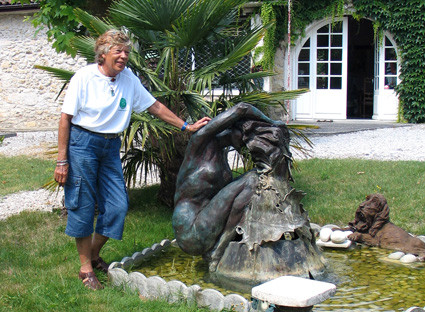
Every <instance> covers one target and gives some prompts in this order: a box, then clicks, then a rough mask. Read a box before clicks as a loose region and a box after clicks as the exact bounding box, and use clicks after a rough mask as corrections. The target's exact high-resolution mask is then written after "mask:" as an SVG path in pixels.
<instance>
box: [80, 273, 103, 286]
mask: <svg viewBox="0 0 425 312" xmlns="http://www.w3.org/2000/svg"><path fill="white" fill-rule="evenodd" d="M78 278H79V279H80V280H82V281H83V284H84V286H86V287H87V288H90V289H92V290H98V289H103V286H102V284H101V283H100V282H99V280H98V279H97V277H96V274H94V272H87V273H82V272H80V273H79V274H78Z"/></svg>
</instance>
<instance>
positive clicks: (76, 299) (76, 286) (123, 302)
mask: <svg viewBox="0 0 425 312" xmlns="http://www.w3.org/2000/svg"><path fill="white" fill-rule="evenodd" d="M157 189H158V188H157V187H150V188H146V189H142V190H132V191H131V192H130V198H131V201H132V205H131V208H130V210H129V214H128V216H127V221H126V228H125V231H124V236H123V240H122V241H116V240H110V241H109V242H108V243H107V244H106V246H105V248H104V249H103V254H102V256H103V257H104V259H105V260H106V261H108V262H112V261H121V259H122V258H123V257H124V256H131V255H132V254H133V253H134V252H135V251H141V250H142V249H143V248H145V247H150V246H152V244H153V243H156V242H159V241H160V240H162V239H164V238H171V239H172V238H173V234H172V228H171V214H172V212H171V210H170V209H169V208H167V207H164V206H161V205H158V204H157V203H156V201H155V196H156V195H155V194H156V192H157ZM65 225H66V220H65V218H63V217H60V213H59V212H54V213H41V212H23V213H21V214H19V215H15V216H12V217H10V218H8V219H7V220H5V221H0V263H1V266H0V280H1V281H2V282H1V283H0V311H161V312H162V311H182V312H183V311H199V309H198V308H196V307H194V306H192V307H190V306H188V305H186V304H172V305H171V304H168V303H167V302H164V301H141V300H140V299H139V297H138V296H137V294H136V293H132V292H131V291H130V290H125V289H120V288H116V287H112V286H110V285H109V284H108V281H107V276H106V275H105V274H103V273H97V275H98V277H99V279H100V280H101V282H102V283H103V284H104V285H105V286H106V287H105V289H104V290H101V291H96V292H93V291H90V290H87V289H85V288H84V286H83V285H82V283H81V282H80V281H79V280H78V278H77V274H78V270H79V260H78V258H77V252H76V249H75V243H74V240H73V239H72V238H70V237H68V236H66V235H65V234H64V229H65ZM203 311H207V310H203Z"/></svg>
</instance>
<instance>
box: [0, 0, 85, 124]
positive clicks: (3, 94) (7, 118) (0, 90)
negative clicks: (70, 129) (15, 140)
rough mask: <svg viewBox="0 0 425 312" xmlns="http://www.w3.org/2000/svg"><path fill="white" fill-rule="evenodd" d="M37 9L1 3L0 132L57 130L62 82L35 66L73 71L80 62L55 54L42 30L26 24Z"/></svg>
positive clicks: (82, 61)
mask: <svg viewBox="0 0 425 312" xmlns="http://www.w3.org/2000/svg"><path fill="white" fill-rule="evenodd" d="M35 10H37V7H36V6H27V7H22V6H20V5H11V4H10V3H8V1H2V3H0V55H1V57H0V130H1V131H3V132H4V131H35V130H50V129H57V127H58V122H59V117H60V109H61V107H60V105H61V98H58V99H57V96H58V94H59V92H60V90H61V88H62V86H63V82H61V81H59V80H58V79H56V78H54V77H52V76H51V75H49V74H48V73H46V72H44V71H42V70H40V69H35V68H34V65H42V66H51V67H60V68H64V69H69V70H76V69H77V68H79V67H82V66H83V65H84V60H82V59H80V60H79V59H72V58H70V57H68V56H67V55H65V54H58V53H56V51H55V50H54V49H52V47H51V43H50V42H48V41H47V35H46V33H45V31H40V32H37V31H36V29H35V28H34V27H33V25H32V24H31V22H29V21H25V19H26V18H27V17H28V16H32V14H33V13H34V12H35Z"/></svg>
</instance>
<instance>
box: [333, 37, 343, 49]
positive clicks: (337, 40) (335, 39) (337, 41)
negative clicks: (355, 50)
mask: <svg viewBox="0 0 425 312" xmlns="http://www.w3.org/2000/svg"><path fill="white" fill-rule="evenodd" d="M331 46H333V47H342V35H332V36H331Z"/></svg>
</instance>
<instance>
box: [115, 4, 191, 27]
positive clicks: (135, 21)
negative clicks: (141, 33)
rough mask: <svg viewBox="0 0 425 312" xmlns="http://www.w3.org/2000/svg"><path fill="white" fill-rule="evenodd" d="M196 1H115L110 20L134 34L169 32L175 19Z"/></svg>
mask: <svg viewBox="0 0 425 312" xmlns="http://www.w3.org/2000/svg"><path fill="white" fill-rule="evenodd" d="M196 1H197V0H162V1H138V0H124V1H116V2H114V3H113V4H112V6H111V8H110V14H111V18H112V19H113V20H114V21H116V22H117V23H119V24H120V25H125V26H126V27H127V28H128V29H130V30H132V31H134V32H136V30H137V29H143V30H156V31H159V32H162V33H165V32H166V31H170V30H171V29H172V25H173V23H174V22H175V20H176V19H178V18H179V17H180V16H182V14H183V13H184V12H185V11H186V10H187V8H188V7H190V6H191V5H192V4H193V3H194V2H196Z"/></svg>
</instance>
